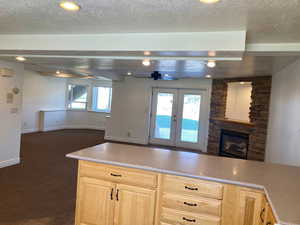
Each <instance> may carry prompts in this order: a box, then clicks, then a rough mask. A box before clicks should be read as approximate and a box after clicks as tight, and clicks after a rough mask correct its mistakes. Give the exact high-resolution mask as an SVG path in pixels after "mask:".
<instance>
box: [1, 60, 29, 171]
mask: <svg viewBox="0 0 300 225" xmlns="http://www.w3.org/2000/svg"><path fill="white" fill-rule="evenodd" d="M0 68H10V69H13V70H14V72H15V76H14V77H11V78H6V77H0V116H1V125H0V168H1V167H4V166H9V165H13V164H16V163H19V161H20V139H21V136H20V135H21V108H22V85H23V74H24V67H23V65H22V64H18V63H9V62H4V61H0ZM15 87H17V88H19V89H20V90H21V92H20V93H19V94H17V95H14V99H13V103H7V101H6V95H7V93H12V89H13V88H15Z"/></svg>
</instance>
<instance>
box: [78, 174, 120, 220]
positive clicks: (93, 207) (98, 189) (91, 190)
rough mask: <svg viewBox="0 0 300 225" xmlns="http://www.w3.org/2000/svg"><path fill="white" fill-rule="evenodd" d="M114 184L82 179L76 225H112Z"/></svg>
mask: <svg viewBox="0 0 300 225" xmlns="http://www.w3.org/2000/svg"><path fill="white" fill-rule="evenodd" d="M114 186H115V185H114V184H113V183H110V182H106V181H102V180H97V179H93V178H87V177H80V178H79V185H78V194H77V207H76V225H112V224H113V210H114V200H113V198H112V197H113V190H114Z"/></svg>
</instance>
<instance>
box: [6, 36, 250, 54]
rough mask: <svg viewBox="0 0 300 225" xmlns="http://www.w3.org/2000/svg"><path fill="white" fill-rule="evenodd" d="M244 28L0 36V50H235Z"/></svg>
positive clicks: (242, 42)
mask: <svg viewBox="0 0 300 225" xmlns="http://www.w3.org/2000/svg"><path fill="white" fill-rule="evenodd" d="M245 43H246V31H245V30H239V31H223V32H177V33H176V32H174V33H122V34H120V33H107V34H86V35H84V34H81V35H80V34H78V35H67V34H64V35H62V34H60V35H59V34H57V35H51V34H50V35H46V34H44V35H26V34H24V35H0V49H1V50H23V51H26V50H44V51H57V50H60V51H146V50H149V51H209V50H211V51H238V52H240V54H241V55H242V53H243V52H244V50H245Z"/></svg>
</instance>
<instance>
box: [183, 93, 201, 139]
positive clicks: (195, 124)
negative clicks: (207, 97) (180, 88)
mask: <svg viewBox="0 0 300 225" xmlns="http://www.w3.org/2000/svg"><path fill="white" fill-rule="evenodd" d="M200 105H201V95H193V94H184V95H183V110H182V118H181V132H180V133H181V134H180V140H181V141H182V142H191V143H197V142H199V128H200V127H199V125H200V123H199V119H200Z"/></svg>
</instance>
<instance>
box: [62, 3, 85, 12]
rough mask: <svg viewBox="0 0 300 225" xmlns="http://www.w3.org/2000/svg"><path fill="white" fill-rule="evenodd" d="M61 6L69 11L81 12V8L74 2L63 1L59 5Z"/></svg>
mask: <svg viewBox="0 0 300 225" xmlns="http://www.w3.org/2000/svg"><path fill="white" fill-rule="evenodd" d="M59 6H60V7H61V8H63V9H65V10H68V11H79V10H80V8H81V7H80V6H79V5H78V4H76V3H75V2H72V1H63V2H61V3H60V4H59Z"/></svg>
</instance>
